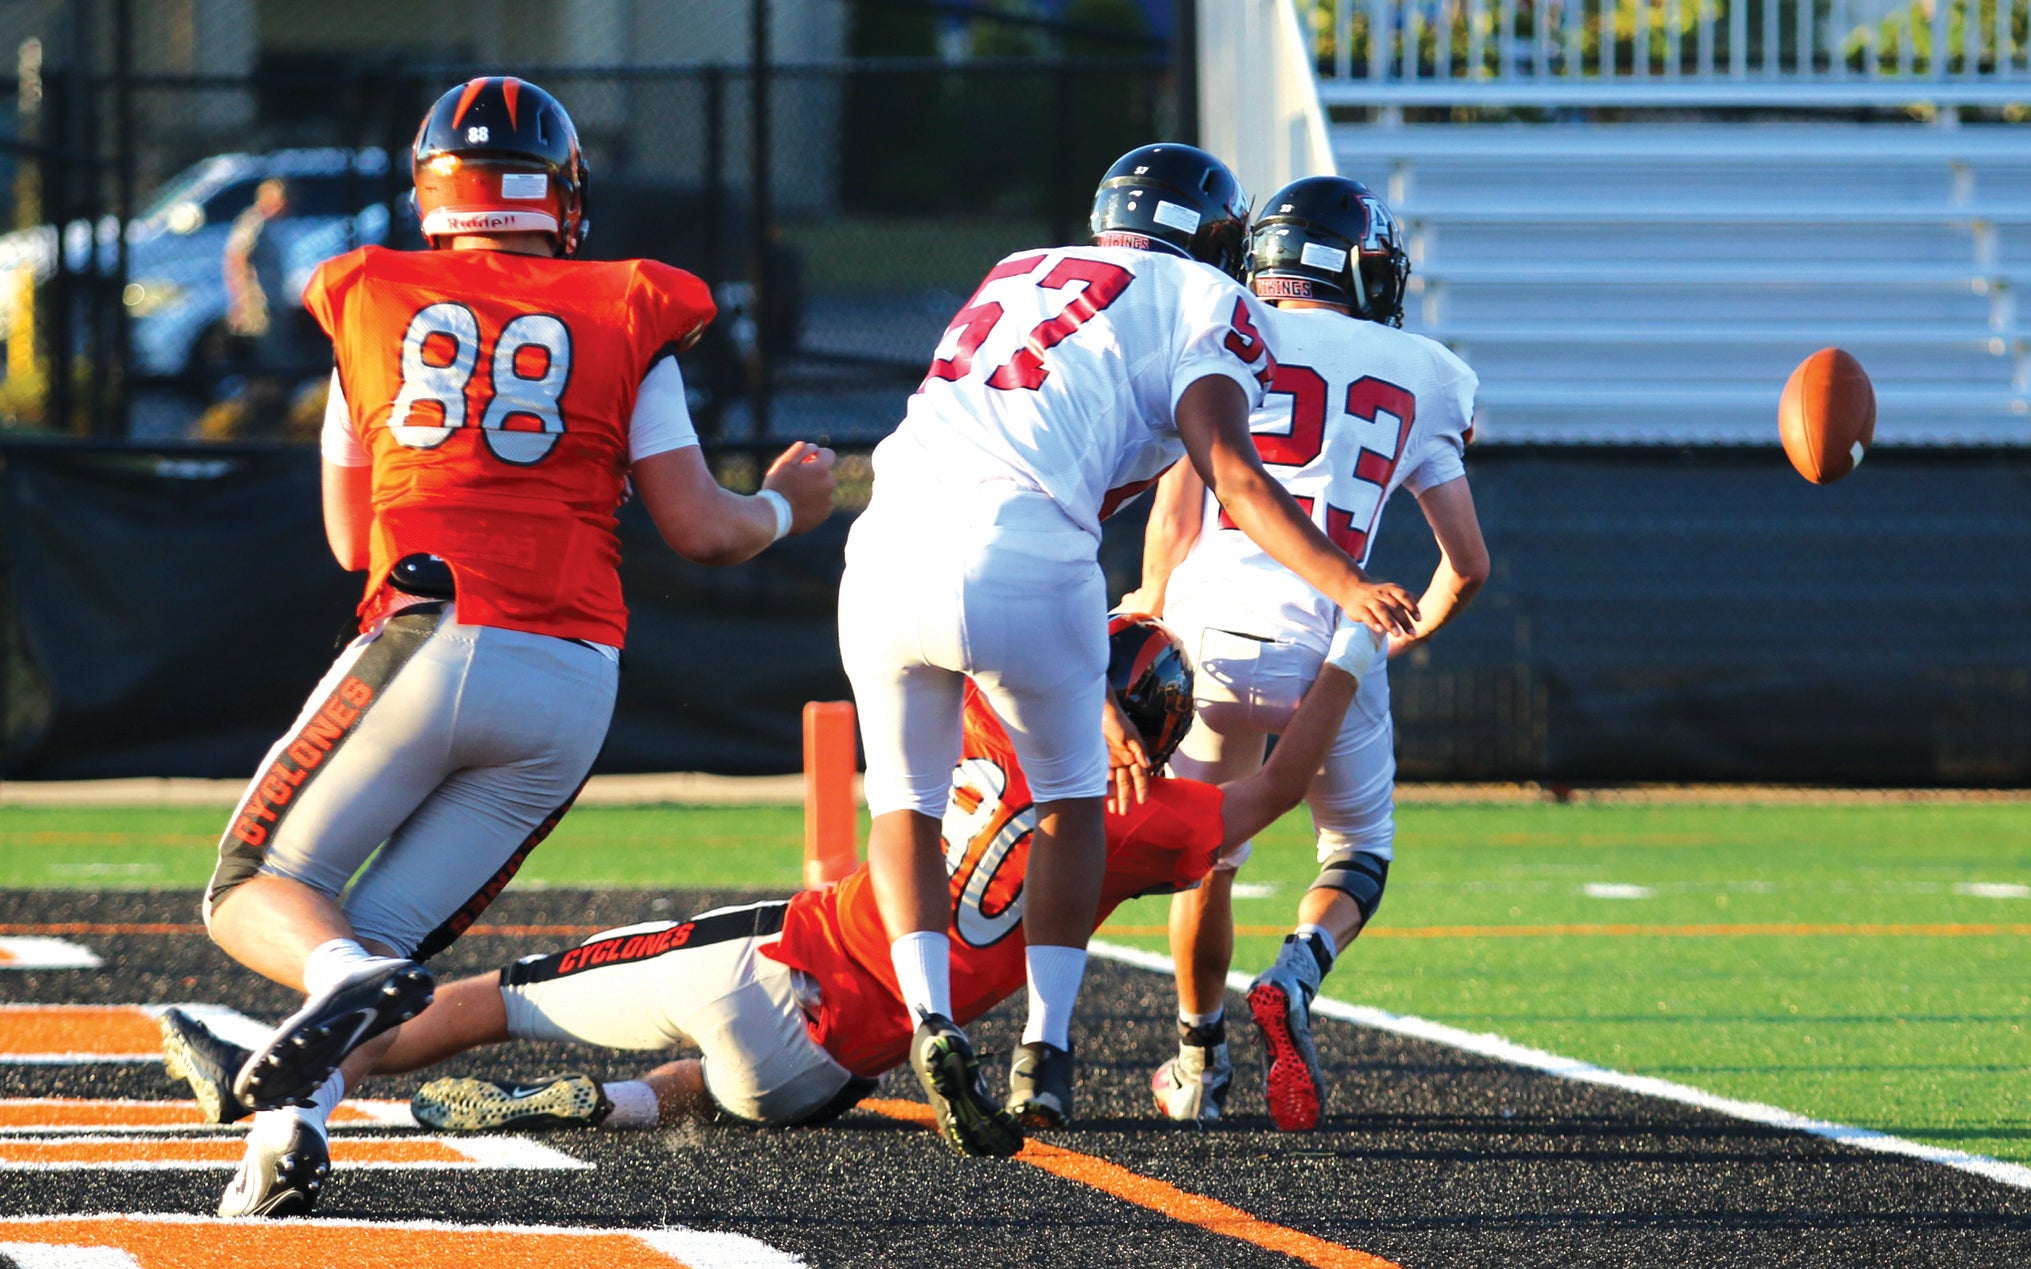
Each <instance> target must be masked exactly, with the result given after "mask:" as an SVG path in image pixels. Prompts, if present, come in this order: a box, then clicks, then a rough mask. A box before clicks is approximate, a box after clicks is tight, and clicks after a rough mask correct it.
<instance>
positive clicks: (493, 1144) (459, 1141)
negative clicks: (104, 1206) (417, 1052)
mask: <svg viewBox="0 0 2031 1269" xmlns="http://www.w3.org/2000/svg"><path fill="white" fill-rule="evenodd" d="M20 1140H21V1139H19V1138H16V1139H14V1141H0V1172H37V1171H44V1170H48V1171H56V1172H167V1171H204V1170H207V1169H219V1170H230V1169H233V1168H236V1167H238V1166H239V1164H240V1161H239V1160H238V1159H207V1158H201V1157H197V1156H194V1155H185V1156H183V1157H181V1158H178V1157H176V1155H175V1151H176V1149H177V1147H178V1146H179V1145H184V1144H200V1145H210V1144H211V1143H212V1142H213V1141H215V1140H217V1138H216V1136H215V1135H210V1136H196V1135H186V1136H182V1137H163V1136H153V1135H151V1136H138V1135H135V1134H131V1133H80V1134H78V1135H75V1136H67V1137H64V1138H61V1139H59V1140H57V1141H55V1142H51V1141H48V1140H47V1139H44V1140H38V1141H36V1142H35V1143H33V1144H35V1145H39V1146H40V1145H52V1144H54V1145H70V1146H141V1145H146V1146H147V1147H149V1149H150V1150H151V1151H155V1152H158V1154H159V1155H166V1156H168V1157H152V1158H135V1159H114V1160H105V1159H100V1160H74V1161H73V1160H43V1159H38V1158H35V1157H32V1156H30V1157H25V1158H13V1157H9V1149H10V1146H13V1145H14V1144H15V1142H18V1141H20ZM380 1144H399V1145H401V1146H403V1147H405V1148H407V1147H414V1146H420V1145H431V1146H438V1147H441V1148H443V1149H445V1150H448V1151H450V1152H451V1153H453V1154H456V1155H460V1156H462V1157H461V1158H459V1159H456V1160H453V1159H374V1158H368V1157H363V1156H366V1155H368V1154H370V1153H371V1152H372V1151H371V1147H373V1146H375V1145H380ZM332 1153H333V1154H334V1155H335V1156H337V1162H338V1164H339V1166H341V1167H343V1168H345V1169H346V1170H347V1171H349V1172H350V1171H361V1172H478V1171H495V1170H509V1171H518V1172H583V1171H586V1170H588V1169H590V1168H591V1167H592V1166H593V1165H592V1164H590V1163H587V1162H585V1161H584V1160H583V1159H579V1158H575V1157H573V1156H571V1155H568V1154H565V1153H564V1152H563V1151H561V1150H555V1149H552V1148H551V1147H549V1146H546V1145H544V1144H543V1143H542V1142H540V1141H532V1140H530V1139H529V1138H527V1137H371V1136H354V1135H351V1134H348V1135H346V1136H342V1137H337V1138H335V1139H334V1140H333V1142H332Z"/></svg>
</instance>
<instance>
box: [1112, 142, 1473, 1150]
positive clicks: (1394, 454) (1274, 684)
mask: <svg viewBox="0 0 2031 1269" xmlns="http://www.w3.org/2000/svg"><path fill="white" fill-rule="evenodd" d="M1402 243H1403V236H1402V233H1401V231H1400V229H1399V228H1398V226H1397V224H1396V221H1395V219H1394V217H1392V216H1391V215H1390V212H1389V209H1388V207H1387V206H1386V205H1384V203H1383V202H1382V200H1381V199H1379V198H1377V197H1376V196H1375V195H1374V194H1373V193H1371V192H1370V191H1369V190H1368V189H1367V188H1366V187H1364V186H1362V185H1361V184H1359V183H1358V182H1355V181H1350V180H1346V179H1344V178H1341V177H1336V176H1319V177H1309V178H1307V179H1304V180H1300V181H1295V182H1293V183H1292V184H1290V185H1288V186H1286V187H1285V188H1283V189H1282V190H1279V191H1278V192H1277V194H1276V196H1275V197H1273V198H1271V199H1270V200H1269V204H1268V207H1267V210H1266V212H1265V214H1264V216H1263V218H1262V220H1261V222H1260V223H1259V224H1258V225H1257V226H1256V228H1255V232H1254V235H1253V239H1252V242H1251V252H1250V262H1249V263H1250V268H1249V274H1248V277H1249V283H1250V286H1251V287H1252V289H1253V290H1254V291H1255V293H1256V295H1257V296H1259V297H1261V298H1263V299H1265V300H1269V301H1271V302H1273V303H1274V304H1275V305H1276V309H1275V311H1274V312H1273V313H1272V314H1271V318H1270V321H1271V332H1270V338H1271V341H1272V342H1273V343H1274V344H1275V345H1276V348H1277V358H1278V361H1277V369H1276V378H1275V381H1274V382H1273V383H1272V385H1271V387H1270V391H1269V393H1268V395H1267V396H1266V397H1265V398H1264V400H1263V404H1262V405H1261V406H1260V407H1258V408H1257V409H1256V411H1255V414H1254V417H1253V418H1252V419H1251V420H1250V428H1251V429H1252V430H1253V432H1254V440H1255V445H1256V448H1257V449H1258V450H1259V451H1260V452H1261V456H1262V459H1263V462H1264V463H1266V464H1268V466H1269V470H1270V471H1271V472H1272V473H1273V474H1274V475H1275V476H1276V478H1277V479H1278V480H1280V481H1282V482H1283V484H1284V486H1285V487H1286V488H1287V489H1288V490H1289V491H1290V492H1291V494H1292V495H1293V497H1295V498H1296V500H1297V503H1298V505H1299V506H1301V507H1303V508H1305V510H1306V511H1307V513H1308V514H1310V515H1311V516H1312V517H1313V519H1314V520H1315V521H1316V523H1317V524H1318V525H1319V526H1320V527H1321V528H1322V529H1323V530H1324V531H1325V533H1326V536H1327V537H1329V538H1330V539H1332V540H1333V542H1334V543H1335V544H1336V545H1338V546H1340V547H1342V548H1344V549H1345V550H1346V551H1347V553H1348V554H1349V555H1351V556H1353V557H1354V558H1355V559H1357V560H1360V561H1361V562H1362V563H1363V564H1364V565H1365V564H1366V563H1367V561H1368V555H1369V551H1370V549H1371V548H1372V547H1373V544H1374V538H1375V532H1376V528H1377V526H1378V525H1380V523H1381V520H1382V506H1383V503H1384V502H1386V501H1387V500H1388V498H1389V496H1390V494H1392V493H1394V492H1395V491H1396V490H1397V489H1398V488H1404V489H1408V490H1409V491H1410V492H1411V493H1412V494H1413V495H1415V496H1416V498H1417V500H1418V506H1419V508H1420V509H1421V510H1422V511H1423V512H1424V515H1425V519H1426V521H1427V522H1428V523H1429V524H1430V525H1431V529H1432V533H1433V535H1434V536H1435V537H1436V538H1437V540H1438V545H1439V552H1440V554H1439V564H1438V568H1437V569H1436V570H1435V571H1434V572H1433V574H1432V578H1431V583H1430V585H1429V586H1427V587H1426V589H1425V592H1424V594H1423V595H1422V596H1421V597H1420V598H1419V600H1418V616H1417V619H1416V624H1415V626H1414V627H1413V628H1412V629H1411V630H1408V631H1402V630H1397V631H1392V632H1390V634H1389V638H1388V641H1387V645H1386V651H1387V656H1388V657H1394V656H1398V655H1401V654H1402V653H1403V652H1404V651H1405V650H1406V649H1409V648H1413V647H1416V646H1417V645H1418V644H1420V643H1422V642H1424V641H1425V640H1426V639H1429V638H1430V637H1431V636H1432V634H1433V633H1434V632H1436V631H1437V630H1438V629H1439V627H1441V626H1443V625H1445V624H1446V622H1448V621H1450V620H1452V618H1454V617H1455V616H1457V615H1458V614H1459V613H1460V611H1461V609H1462V608H1463V607H1465V605H1466V604H1467V602H1468V600H1470V599H1472V598H1473V596H1474V593H1475V591H1477V590H1478V589H1479V588H1480V586H1481V584H1482V582H1483V581H1485V580H1486V579H1487V576H1488V550H1487V547H1486V545H1485V544H1484V543H1483V541H1482V538H1481V527H1480V522H1479V520H1478V518H1477V517H1476V515H1475V513H1474V499H1473V495H1472V494H1471V493H1470V492H1469V490H1468V487H1467V477H1466V469H1465V467H1464V466H1463V464H1462V454H1463V452H1464V450H1465V448H1466V444H1467V439H1468V435H1469V433H1470V432H1471V431H1472V425H1473V417H1474V389H1475V386H1476V383H1477V380H1476V378H1475V375H1474V372H1473V371H1472V370H1470V369H1468V368H1467V365H1466V363H1464V362H1462V361H1461V360H1460V359H1459V358H1458V357H1456V356H1454V355H1453V354H1452V353H1451V352H1449V351H1448V350H1447V349H1445V348H1443V347H1441V346H1440V345H1439V344H1437V343H1435V342H1433V341H1432V340H1429V339H1426V338H1424V337H1423V336H1421V335H1413V334H1410V333H1408V332H1405V331H1401V330H1398V329H1396V327H1397V326H1399V325H1401V323H1402V320H1403V294H1404V283H1405V281H1406V280H1407V279H1408V277H1409V275H1410V262H1409V258H1408V257H1407V256H1406V255H1405V254H1404V250H1403V245H1402ZM1232 524H1233V520H1232V518H1231V517H1230V516H1229V515H1228V514H1227V513H1226V512H1224V511H1223V510H1222V500H1220V499H1216V498H1215V497H1214V496H1213V495H1212V492H1211V491H1209V490H1208V489H1207V488H1206V487H1205V485H1204V483H1203V482H1201V481H1200V480H1199V479H1198V478H1197V476H1196V474H1195V473H1194V472H1192V471H1191V470H1189V469H1187V468H1186V467H1184V466H1183V465H1182V464H1181V465H1179V467H1177V468H1176V469H1174V470H1173V471H1172V472H1171V473H1170V475H1168V476H1166V477H1165V479H1164V481H1163V482H1162V484H1161V485H1159V487H1158V493H1157V501H1156V506H1155V508H1154V509H1153V511H1152V514H1151V517H1150V528H1149V534H1148V538H1147V541H1146V544H1145V550H1144V580H1143V587H1142V590H1141V591H1139V592H1138V593H1136V594H1134V595H1131V596H1130V597H1129V598H1128V599H1126V600H1124V601H1123V603H1124V605H1126V606H1132V607H1135V608H1137V609H1140V610H1144V611H1150V612H1154V613H1158V614H1160V615H1161V616H1162V617H1163V618H1164V619H1165V621H1167V622H1168V623H1170V624H1171V626H1172V627H1173V628H1174V629H1175V630H1177V631H1178V633H1179V636H1180V637H1181V638H1183V639H1184V640H1185V643H1186V646H1187V647H1188V648H1190V649H1191V651H1192V653H1193V656H1194V658H1195V660H1196V664H1197V666H1198V679H1197V684H1198V686H1197V694H1198V704H1199V721H1198V725H1197V726H1196V727H1194V728H1193V729H1192V731H1191V732H1190V733H1189V734H1187V736H1186V738H1185V742H1184V745H1183V746H1182V747H1181V748H1180V750H1179V751H1178V754H1177V756H1176V757H1175V758H1173V759H1172V763H1171V766H1172V769H1173V770H1174V771H1175V772H1176V773H1177V774H1179V775H1181V776H1186V777H1189V778H1193V779H1199V780H1212V781H1219V780H1226V779H1232V778H1234V777H1235V776H1236V775H1238V774H1239V773H1241V772H1245V771H1248V770H1252V769H1254V768H1255V767H1257V766H1259V765H1261V763H1262V760H1263V751H1264V745H1265V740H1266V737H1268V736H1271V735H1274V734H1276V733H1278V732H1281V731H1282V730H1283V729H1284V727H1285V726H1286V725H1287V724H1288V722H1289V720H1290V717H1291V713H1292V711H1293V710H1294V709H1295V708H1296V706H1297V703H1298V701H1299V700H1300V699H1301V698H1302V697H1303V696H1304V694H1305V691H1306V689H1307V688H1308V687H1309V686H1310V685H1311V682H1312V679H1313V678H1314V677H1315V676H1316V675H1317V674H1318V671H1319V665H1320V662H1321V660H1322V659H1323V658H1324V656H1325V654H1326V649H1327V646H1328V644H1329V643H1330V642H1331V640H1332V638H1333V634H1334V629H1335V624H1336V622H1337V621H1338V620H1339V616H1338V614H1337V613H1336V612H1335V609H1334V605H1333V602H1332V601H1331V600H1330V599H1328V598H1327V597H1326V596H1324V595H1322V594H1320V593H1319V591H1318V590H1316V589H1315V588H1314V587H1313V586H1312V585H1310V584H1309V583H1308V582H1307V581H1306V579H1304V578H1303V577H1301V576H1299V575H1297V574H1295V573H1293V572H1292V571H1291V570H1290V569H1287V568H1285V567H1284V566H1283V565H1281V564H1279V563H1278V562H1277V561H1276V560H1274V559H1272V558H1271V557H1270V556H1269V555H1267V554H1265V553H1264V552H1263V551H1262V550H1261V549H1260V548H1258V547H1257V546H1256V545H1255V544H1254V543H1252V542H1250V541H1249V540H1248V539H1247V537H1246V536H1245V535H1243V534H1240V533H1236V532H1234V531H1233V529H1232V527H1231V526H1232ZM1381 650H1382V649H1380V648H1378V651H1381ZM1392 741H1393V737H1392V734H1391V730H1390V718H1389V678H1388V674H1387V657H1384V656H1377V657H1376V658H1375V660H1374V662H1373V664H1372V665H1371V666H1370V668H1369V670H1368V671H1367V673H1366V674H1365V675H1363V676H1362V682H1361V689H1360V694H1359V696H1358V697H1357V699H1356V700H1355V702H1354V705H1353V707H1352V708H1351V709H1349V710H1348V711H1347V718H1346V721H1345V722H1344V723H1343V724H1342V725H1341V731H1340V736H1339V738H1338V740H1337V741H1336V742H1335V744H1334V745H1333V748H1332V750H1331V752H1330V753H1329V754H1328V756H1327V758H1326V761H1325V764H1324V765H1323V767H1321V769H1320V771H1319V774H1318V776H1317V778H1316V779H1315V780H1314V781H1313V783H1312V787H1311V789H1310V790H1309V791H1308V792H1307V794H1306V801H1307V802H1308V803H1309V804H1310V806H1311V810H1312V823H1313V827H1314V828H1315V829H1316V830H1317V831H1318V852H1319V861H1320V864H1321V870H1320V873H1319V876H1318V878H1317V880H1315V881H1314V882H1313V883H1312V885H1311V887H1310V888H1309V889H1308V890H1307V892H1306V893H1305V895H1304V897H1303V899H1302V900H1300V902H1299V904H1298V923H1297V928H1296V930H1295V932H1294V933H1292V934H1291V935H1290V937H1288V938H1287V939H1285V941H1284V946H1283V950H1282V952H1281V954H1280V955H1279V956H1278V958H1277V961H1276V964H1275V965H1274V966H1272V967H1271V968H1270V969H1268V970H1267V971H1265V972H1264V973H1263V974H1262V975H1261V976H1260V977H1258V978H1257V979H1256V981H1255V983H1254V985H1253V986H1252V987H1251V988H1250V990H1249V994H1248V1003H1249V1011H1250V1013H1251V1015H1252V1016H1253V1018H1254V1020H1255V1023H1256V1025H1257V1027H1258V1028H1260V1030H1261V1033H1262V1038H1263V1042H1264V1044H1265V1046H1266V1048H1267V1052H1268V1058H1269V1068H1268V1070H1269V1087H1268V1094H1269V1105H1270V1112H1271V1117H1272V1118H1273V1119H1274V1120H1275V1122H1276V1125H1277V1127H1279V1128H1281V1129H1284V1130H1285V1131H1298V1130H1306V1129H1311V1128H1314V1127H1316V1126H1317V1124H1318V1121H1319V1114H1320V1110H1321V1107H1322V1105H1323V1102H1324V1100H1325V1081H1324V1077H1323V1076H1322V1075H1321V1073H1320V1070H1319V1064H1318V1059H1317V1058H1316V1056H1315V1055H1314V1053H1313V1051H1312V1043H1311V1034H1310V1015H1309V1006H1310V1002H1311V998H1312V996H1313V995H1314V994H1315V993H1316V992H1317V991H1318V989H1319V983H1320V980H1321V978H1323V977H1324V975H1325V973H1326V972H1327V971H1328V970H1329V969H1330V968H1331V967H1332V964H1333V959H1334V957H1335V956H1337V955H1338V954H1339V952H1340V950H1341V949H1343V948H1344V947H1346V946H1347V944H1348V943H1349V942H1351V941H1352V940H1353V939H1354V937H1355V936H1356V935H1357V934H1359V933H1360V931H1361V928H1362V926H1363V925H1364V924H1365V923H1366V922H1367V921H1368V920H1369V919H1370V918H1371V917H1373V916H1374V914H1375V907H1376V905H1377V904H1378V903H1379V902H1380V901H1381V899H1382V891H1383V886H1384V884H1385V882H1386V881H1387V879H1388V876H1389V861H1390V858H1391V854H1392V838H1393V836H1394V830H1395V826H1394V817H1393V804H1394V803H1393V792H1394V784H1395V776H1396V759H1395V755H1394V753H1393V751H1392ZM1247 857H1248V847H1247V846H1246V845H1245V844H1244V845H1243V846H1242V847H1240V848H1239V849H1237V850H1235V851H1234V852H1232V853H1231V854H1230V855H1229V857H1228V858H1227V859H1225V860H1224V861H1223V862H1222V864H1221V865H1220V866H1219V867H1218V868H1216V870H1215V871H1214V873H1213V874H1212V875H1211V876H1210V877H1208V878H1207V880H1206V881H1205V882H1204V883H1203V884H1202V885H1201V886H1200V887H1199V888H1198V889H1197V890H1194V891H1188V892H1186V893H1184V894H1181V895H1179V896H1177V898H1176V899H1175V900H1173V903H1172V907H1171V954H1172V956H1173V957H1174V958H1175V959H1176V961H1177V966H1178V970H1177V974H1178V1013H1179V1024H1178V1025H1179V1033H1180V1043H1179V1051H1178V1056H1177V1057H1176V1058H1174V1059H1172V1060H1171V1061H1170V1062H1167V1063H1165V1065H1164V1066H1163V1068H1162V1069H1160V1070H1159V1071H1158V1072H1157V1073H1156V1077H1155V1079H1154V1080H1153V1081H1152V1087H1153V1089H1154V1091H1155V1093H1156V1100H1157V1105H1158V1107H1159V1108H1160V1109H1161V1110H1163V1112H1164V1113H1165V1114H1167V1115H1169V1116H1170V1117H1172V1118H1174V1119H1184V1120H1194V1119H1213V1118H1217V1117H1218V1115H1219V1113H1220V1110H1221V1106H1222V1103H1223V1100H1224V1098H1225V1097H1226V1093H1227V1089H1228V1086H1229V1085H1230V1084H1231V1082H1232V1067H1231V1065H1230V1063H1229V1061H1228V1058H1227V1047H1226V1043H1225V1037H1226V1030H1225V1020H1224V1017H1223V1011H1222V1001H1223V999H1224V996H1225V991H1226V986H1225V983H1226V977H1227V970H1228V965H1229V963H1230V962H1231V961H1232V960H1233V956H1234V919H1233V912H1232V906H1231V905H1232V899H1233V886H1234V869H1235V868H1237V867H1239V866H1240V865H1241V864H1242V863H1243V862H1244V861H1245V860H1246V859H1247Z"/></svg>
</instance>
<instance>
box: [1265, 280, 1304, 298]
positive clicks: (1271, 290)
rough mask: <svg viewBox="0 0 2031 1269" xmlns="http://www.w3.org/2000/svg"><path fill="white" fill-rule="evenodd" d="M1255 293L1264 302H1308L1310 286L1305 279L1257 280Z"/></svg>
mask: <svg viewBox="0 0 2031 1269" xmlns="http://www.w3.org/2000/svg"><path fill="white" fill-rule="evenodd" d="M1255 293H1256V294H1257V295H1259V296H1261V297H1262V298H1263V299H1265V300H1309V299H1311V298H1313V297H1312V284H1311V282H1310V280H1309V279H1306V278H1258V279H1257V280H1256V283H1255Z"/></svg>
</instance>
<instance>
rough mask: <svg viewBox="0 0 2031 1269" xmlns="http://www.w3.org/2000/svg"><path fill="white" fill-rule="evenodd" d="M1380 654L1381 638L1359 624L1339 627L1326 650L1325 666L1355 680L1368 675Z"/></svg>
mask: <svg viewBox="0 0 2031 1269" xmlns="http://www.w3.org/2000/svg"><path fill="white" fill-rule="evenodd" d="M1381 653H1382V636H1381V635H1379V634H1376V633H1375V632H1374V631H1373V630H1370V629H1369V628H1368V627H1366V626H1364V625H1360V624H1359V623H1356V624H1353V625H1344V626H1341V627H1340V628H1339V629H1338V630H1335V631H1334V632H1333V644H1332V646H1331V647H1329V648H1327V649H1326V664H1327V665H1330V666H1332V667H1334V668H1335V669H1338V670H1344V671H1346V672H1347V673H1348V674H1351V675H1353V676H1354V677H1355V678H1357V679H1358V678H1360V677H1361V676H1362V675H1364V674H1366V673H1368V667H1369V666H1371V665H1374V664H1375V658H1376V657H1377V656H1379V655H1381Z"/></svg>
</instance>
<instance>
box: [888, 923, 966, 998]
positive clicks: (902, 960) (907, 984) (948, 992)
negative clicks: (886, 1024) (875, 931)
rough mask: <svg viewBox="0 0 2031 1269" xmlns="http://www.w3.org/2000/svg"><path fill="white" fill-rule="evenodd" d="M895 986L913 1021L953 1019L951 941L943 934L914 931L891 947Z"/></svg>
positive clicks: (934, 931)
mask: <svg viewBox="0 0 2031 1269" xmlns="http://www.w3.org/2000/svg"><path fill="white" fill-rule="evenodd" d="M889 961H890V962H891V963H892V964H894V966H895V967H896V986H898V987H900V988H902V991H903V1004H904V1005H905V1006H907V1007H908V1008H909V1011H910V1016H911V1017H912V1018H922V1017H923V1016H924V1015H925V1014H927V1013H936V1014H943V1015H944V1016H945V1017H947V1018H949V1017H951V1016H952V940H951V939H950V938H948V937H947V936H946V935H945V934H944V933H943V932H942V931H938V930H915V931H912V932H911V933H909V934H905V935H903V936H902V937H901V938H899V939H897V940H895V941H894V942H893V943H890V944H889Z"/></svg>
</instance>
